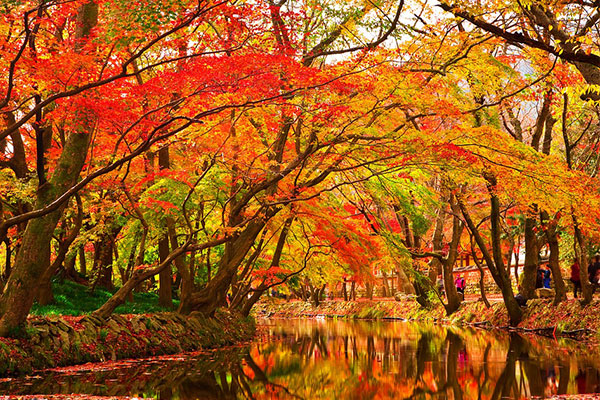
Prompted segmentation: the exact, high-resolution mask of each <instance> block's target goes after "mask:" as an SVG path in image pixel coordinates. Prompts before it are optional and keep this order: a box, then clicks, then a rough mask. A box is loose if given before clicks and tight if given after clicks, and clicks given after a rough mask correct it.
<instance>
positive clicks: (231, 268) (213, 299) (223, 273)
mask: <svg viewBox="0 0 600 400" xmlns="http://www.w3.org/2000/svg"><path fill="white" fill-rule="evenodd" d="M264 226H265V222H264V221H261V220H254V221H252V222H250V223H249V224H248V226H247V227H246V228H245V229H244V231H243V232H242V233H241V234H240V235H239V236H238V237H236V238H235V239H233V240H231V241H230V242H228V243H226V244H225V252H224V253H223V256H222V257H221V260H220V261H219V268H218V271H217V273H216V274H215V276H214V277H213V279H211V281H210V282H208V284H207V285H206V287H205V288H203V289H202V290H200V291H198V292H195V293H192V294H191V295H190V296H189V298H188V299H186V300H187V301H185V302H184V301H182V302H181V303H180V305H179V312H181V313H183V314H188V313H190V312H191V311H200V312H202V313H204V314H206V315H212V314H213V313H214V312H215V310H216V309H217V308H218V307H221V306H223V305H224V304H225V303H226V301H225V297H226V295H227V291H228V290H229V287H230V284H231V281H232V280H233V277H234V276H235V274H236V273H237V270H238V267H239V266H240V264H241V263H242V261H243V260H244V258H245V257H246V254H248V251H250V249H251V248H252V245H253V244H254V241H255V240H256V238H257V237H258V235H259V233H260V232H261V231H262V229H263V228H264Z"/></svg>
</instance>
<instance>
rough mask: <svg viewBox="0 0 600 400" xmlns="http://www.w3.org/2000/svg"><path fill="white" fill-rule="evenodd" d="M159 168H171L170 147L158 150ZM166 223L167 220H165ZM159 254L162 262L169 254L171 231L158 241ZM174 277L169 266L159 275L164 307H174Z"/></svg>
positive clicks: (159, 290)
mask: <svg viewBox="0 0 600 400" xmlns="http://www.w3.org/2000/svg"><path fill="white" fill-rule="evenodd" d="M158 168H159V170H161V171H162V170H165V169H169V168H170V162H169V148H168V147H167V146H164V147H162V148H161V149H160V150H159V151H158ZM165 224H166V222H165ZM158 255H159V258H160V262H163V261H164V260H165V259H166V258H167V257H168V256H169V233H168V229H167V230H165V233H164V235H163V237H161V238H160V239H159V241H158ZM172 293H173V277H172V268H171V267H170V266H169V267H167V268H165V269H163V270H162V271H160V274H159V275H158V304H159V305H160V306H162V307H166V308H172V307H173V294H172Z"/></svg>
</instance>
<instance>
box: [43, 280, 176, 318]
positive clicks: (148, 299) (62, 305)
mask: <svg viewBox="0 0 600 400" xmlns="http://www.w3.org/2000/svg"><path fill="white" fill-rule="evenodd" d="M52 289H53V291H54V302H53V303H52V304H49V305H46V306H41V305H39V304H37V303H36V304H34V305H33V308H32V309H31V314H33V315H84V314H89V313H91V312H92V311H94V310H97V309H98V308H100V306H102V305H103V304H104V303H105V302H106V301H107V300H108V299H109V298H110V297H111V296H112V295H113V293H112V292H111V291H108V290H106V289H102V288H96V289H95V290H94V291H90V288H88V287H87V286H84V285H80V284H77V283H75V282H71V281H64V282H63V283H58V282H55V283H53V284H52ZM178 304H179V302H178V301H177V300H175V301H174V306H175V307H177V305H178ZM164 311H171V310H169V309H166V308H164V307H160V306H159V305H158V295H157V294H155V293H134V294H133V302H131V303H129V302H128V303H125V304H121V305H120V306H119V307H117V308H116V310H115V314H148V313H156V312H164Z"/></svg>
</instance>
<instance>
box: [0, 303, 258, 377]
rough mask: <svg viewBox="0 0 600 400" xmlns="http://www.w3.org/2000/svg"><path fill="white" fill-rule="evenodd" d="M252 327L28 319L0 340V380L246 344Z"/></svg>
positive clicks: (159, 319) (170, 317)
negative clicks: (13, 335)
mask: <svg viewBox="0 0 600 400" xmlns="http://www.w3.org/2000/svg"><path fill="white" fill-rule="evenodd" d="M253 334H254V324H253V323H252V322H251V321H250V320H248V319H245V320H244V319H242V318H241V317H238V316H233V315H231V314H229V313H226V312H219V313H217V315H216V316H215V317H214V318H205V317H204V316H203V315H202V314H200V313H192V314H191V315H189V316H182V315H179V314H176V313H160V314H152V315H113V316H111V317H110V318H108V319H107V320H106V321H102V320H101V319H99V318H96V317H93V316H90V315H86V316H83V317H67V316H62V317H34V318H30V319H29V320H28V324H27V326H26V327H25V328H24V329H23V331H21V332H20V335H19V336H20V338H17V339H9V338H0V376H6V375H15V374H23V373H29V372H31V371H33V370H35V369H43V368H51V367H58V366H67V365H74V364H81V363H86V362H98V361H108V360H119V359H125V358H140V357H148V356H153V355H160V354H174V353H180V352H185V351H196V350H201V349H203V348H211V347H219V346H226V345H230V344H235V343H238V342H240V341H244V340H249V339H251V338H252V336H253Z"/></svg>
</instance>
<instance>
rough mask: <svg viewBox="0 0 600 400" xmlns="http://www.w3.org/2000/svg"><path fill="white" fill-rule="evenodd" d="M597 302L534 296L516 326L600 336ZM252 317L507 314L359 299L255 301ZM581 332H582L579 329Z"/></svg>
mask: <svg viewBox="0 0 600 400" xmlns="http://www.w3.org/2000/svg"><path fill="white" fill-rule="evenodd" d="M599 312H600V301H594V302H593V303H592V304H590V305H589V306H587V307H585V308H582V307H581V305H580V304H579V302H578V301H576V300H568V301H564V302H562V303H561V304H560V305H558V306H557V307H554V306H553V305H552V301H551V300H542V299H536V300H532V301H529V303H528V306H527V307H526V308H525V309H524V315H523V321H522V322H521V324H520V325H519V328H521V329H523V330H526V331H540V333H544V331H548V332H550V333H551V334H557V335H558V334H561V333H565V332H572V331H579V330H585V331H586V332H585V335H586V338H587V339H590V340H594V341H597V340H599V339H600V337H599V336H598V331H599V330H600V318H598V313H599ZM254 313H255V315H256V317H258V318H261V317H271V316H273V317H280V318H295V317H316V316H324V317H336V318H398V319H406V320H415V321H429V322H432V321H433V322H442V323H451V324H476V325H482V326H490V327H507V326H508V315H507V313H506V308H505V307H504V304H502V303H501V302H496V303H492V305H491V307H490V308H486V307H485V305H484V304H483V303H482V302H466V303H463V304H462V305H461V307H460V309H459V310H458V311H457V312H456V313H454V314H452V315H451V316H446V313H445V310H444V308H443V307H442V306H441V305H436V306H434V307H432V308H430V309H425V308H423V307H421V306H420V305H419V304H418V303H417V302H416V301H414V300H410V299H406V300H403V301H395V300H377V301H369V300H360V301H337V300H335V301H323V302H322V303H321V305H320V306H319V307H314V306H313V305H312V304H311V303H308V302H301V301H290V302H284V301H265V302H262V303H259V304H257V305H256V307H255V311H254ZM581 334H582V335H583V334H584V332H581Z"/></svg>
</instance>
